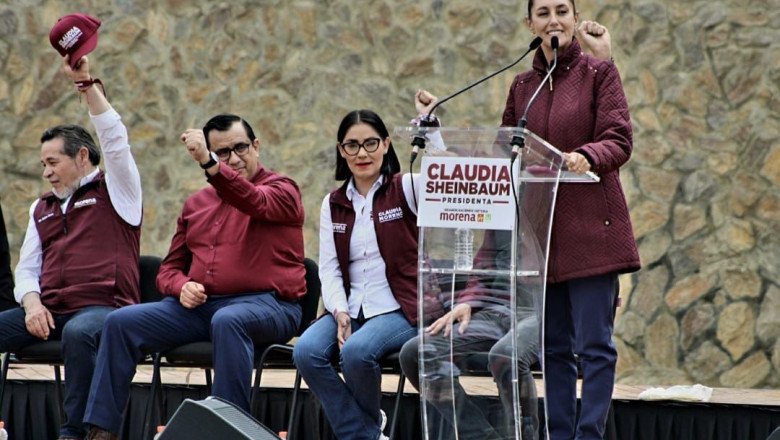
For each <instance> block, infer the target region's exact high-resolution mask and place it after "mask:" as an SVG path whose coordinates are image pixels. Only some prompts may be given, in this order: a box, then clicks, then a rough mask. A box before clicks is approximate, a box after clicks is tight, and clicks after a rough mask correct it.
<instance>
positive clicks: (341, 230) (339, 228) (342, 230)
mask: <svg viewBox="0 0 780 440" xmlns="http://www.w3.org/2000/svg"><path fill="white" fill-rule="evenodd" d="M333 232H335V233H337V234H346V233H347V224H346V223H333Z"/></svg>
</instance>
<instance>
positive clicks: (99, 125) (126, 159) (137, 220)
mask: <svg viewBox="0 0 780 440" xmlns="http://www.w3.org/2000/svg"><path fill="white" fill-rule="evenodd" d="M90 119H91V120H92V124H93V125H94V126H95V130H96V131H97V135H98V142H99V143H100V148H101V150H102V152H103V158H104V162H103V163H104V164H105V165H104V166H105V168H106V177H105V179H106V186H107V187H108V194H109V196H110V197H111V205H112V206H113V207H114V210H115V211H116V213H117V214H118V215H119V216H120V217H122V219H123V220H124V221H126V222H127V223H128V224H130V225H133V226H138V225H140V224H141V217H142V215H143V211H142V200H141V176H140V174H139V173H138V167H137V166H136V164H135V160H134V159H133V155H132V153H131V151H130V144H129V143H128V137H127V128H126V127H125V125H124V124H123V123H122V118H121V116H119V113H117V112H116V111H115V110H114V109H113V108H111V109H109V110H107V111H105V112H103V113H101V114H99V115H90ZM99 171H100V170H99V169H97V168H96V169H95V170H94V171H93V172H91V173H90V174H88V175H87V176H84V177H83V178H81V180H80V181H79V187H81V186H82V185H84V184H86V183H88V182H91V181H92V179H94V178H95V177H96V176H97V175H98V173H99ZM70 197H71V196H69V197H68V198H66V199H64V200H62V203H61V204H60V208H61V209H62V212H63V213H65V210H66V209H67V207H68V202H69V201H70ZM38 200H39V199H38ZM38 200H35V201H34V202H33V203H32V205H31V206H30V219H29V221H28V222H27V232H26V233H25V235H24V242H23V243H22V249H21V251H20V252H19V264H17V265H16V271H15V278H16V287H15V288H14V297H15V298H16V301H17V302H19V303H20V304H21V302H22V298H23V297H24V296H25V295H26V294H27V293H29V292H38V293H40V291H41V287H40V277H41V269H42V267H41V266H42V264H43V249H42V247H41V239H40V236H38V229H36V227H35V220H34V219H33V213H34V212H35V207H36V206H37V205H38Z"/></svg>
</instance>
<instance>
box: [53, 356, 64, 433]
mask: <svg viewBox="0 0 780 440" xmlns="http://www.w3.org/2000/svg"><path fill="white" fill-rule="evenodd" d="M54 385H55V386H54V388H55V391H54V392H55V395H56V397H57V405H58V406H59V408H60V420H61V421H65V406H64V404H63V402H62V374H61V373H60V366H59V365H54Z"/></svg>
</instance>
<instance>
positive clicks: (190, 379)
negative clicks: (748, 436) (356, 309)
mask: <svg viewBox="0 0 780 440" xmlns="http://www.w3.org/2000/svg"><path fill="white" fill-rule="evenodd" d="M162 374H163V382H164V383H166V384H171V385H192V386H198V385H205V384H206V377H205V374H204V373H203V370H200V369H198V368H163V369H162ZM8 379H9V380H43V381H51V380H54V373H53V369H52V367H50V366H48V365H19V364H15V365H11V366H10V368H9V370H8ZM151 379H152V367H151V366H149V365H141V366H139V367H138V371H137V372H136V375H135V378H133V381H134V382H136V383H145V384H148V383H150V382H151ZM294 380H295V372H294V371H293V370H277V369H267V370H265V371H263V383H262V384H261V386H263V387H265V388H292V386H293V382H294ZM461 384H462V385H463V387H464V388H465V389H466V392H467V393H468V394H469V395H473V396H486V397H495V396H498V392H497V389H496V386H495V384H494V383H493V380H492V379H491V378H490V377H462V378H461ZM302 387H303V388H306V383H305V382H303V385H302ZM397 387H398V376H396V375H392V374H386V375H383V376H382V391H383V392H385V393H394V392H395V390H396V389H397ZM648 388H652V386H650V385H623V384H615V388H614V391H613V393H612V399H613V400H624V401H631V400H640V399H639V394H640V393H641V392H643V391H645V390H647V389H648ZM536 389H537V392H538V395H539V397H543V396H544V387H543V385H542V381H541V380H537V381H536ZM578 391H579V390H578ZM404 393H405V394H416V393H417V391H416V390H415V389H414V388H413V387H412V386H410V385H408V384H407V386H406V387H405V388H404ZM707 403H711V404H724V405H748V406H749V405H758V406H770V407H778V408H780V390H770V389H735V388H714V389H713V391H712V398H711V399H710V401H709V402H707Z"/></svg>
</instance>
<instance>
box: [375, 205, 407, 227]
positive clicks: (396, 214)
mask: <svg viewBox="0 0 780 440" xmlns="http://www.w3.org/2000/svg"><path fill="white" fill-rule="evenodd" d="M402 218H404V211H403V210H402V209H401V207H400V206H398V207H395V208H390V209H388V210H386V211H382V212H380V213H379V223H386V222H392V221H395V220H400V219H402Z"/></svg>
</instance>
